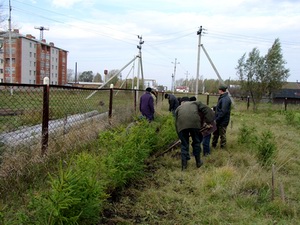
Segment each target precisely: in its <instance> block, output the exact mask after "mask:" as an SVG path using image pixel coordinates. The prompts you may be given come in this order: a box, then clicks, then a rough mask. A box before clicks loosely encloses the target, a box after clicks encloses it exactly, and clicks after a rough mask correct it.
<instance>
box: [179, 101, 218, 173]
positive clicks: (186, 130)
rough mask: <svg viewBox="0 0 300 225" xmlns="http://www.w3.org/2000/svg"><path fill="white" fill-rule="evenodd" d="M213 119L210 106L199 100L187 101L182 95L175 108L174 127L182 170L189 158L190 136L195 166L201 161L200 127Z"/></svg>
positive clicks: (199, 164)
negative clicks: (178, 104) (179, 143)
mask: <svg viewBox="0 0 300 225" xmlns="http://www.w3.org/2000/svg"><path fill="white" fill-rule="evenodd" d="M204 121H205V122H206V123H212V122H213V121H214V112H213V111H212V109H211V108H210V107H208V106H207V105H205V104H203V103H202V102H200V101H192V102H190V101H189V97H182V99H181V105H180V106H179V107H178V108H177V109H176V110H175V127H176V132H177V135H178V137H179V139H180V141H181V165H182V170H184V169H186V168H187V162H188V160H190V153H189V145H190V144H189V139H190V136H191V138H192V148H193V155H194V156H195V160H196V166H197V168H199V167H201V166H202V164H203V162H202V160H201V159H200V153H201V147H200V144H201V142H202V134H201V132H200V129H201V127H202V125H203V123H204Z"/></svg>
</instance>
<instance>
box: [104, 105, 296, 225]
mask: <svg viewBox="0 0 300 225" xmlns="http://www.w3.org/2000/svg"><path fill="white" fill-rule="evenodd" d="M243 124H248V125H251V126H254V127H256V128H257V129H256V132H257V135H258V136H259V135H260V134H261V133H262V132H263V131H266V130H270V131H271V132H273V133H274V135H275V137H276V139H275V141H276V146H277V149H278V153H277V155H276V159H275V162H274V168H275V173H274V177H275V183H274V184H275V186H274V200H272V170H271V167H267V166H266V167H262V166H261V165H260V164H259V162H258V161H257V158H256V154H255V149H254V148H253V147H251V146H247V145H242V144H238V143H237V137H238V135H239V128H240V127H241V126H242V125H243ZM227 137H228V148H227V151H222V150H220V149H218V148H217V149H216V150H214V151H213V152H212V155H210V156H209V157H205V158H204V165H203V167H201V168H200V169H197V168H196V166H195V162H194V159H193V158H192V159H191V160H190V161H189V163H188V169H187V170H186V171H184V172H182V171H181V165H180V155H179V151H180V149H176V150H174V151H173V152H170V153H168V154H165V155H164V156H163V157H160V158H158V159H156V161H154V162H153V164H151V169H150V170H149V171H148V176H147V177H146V178H144V179H142V180H141V181H140V182H139V183H138V184H134V185H132V187H129V188H128V189H126V190H125V191H124V192H123V193H121V194H120V195H121V198H120V201H118V202H114V203H112V204H110V205H108V210H107V212H108V214H106V215H107V216H108V217H109V218H108V219H107V220H106V221H105V222H106V223H107V224H109V221H110V222H112V221H113V223H114V224H299V223H300V218H299V216H298V215H299V212H300V211H299V208H300V205H299V202H300V196H299V192H300V183H299V181H298V177H299V176H298V174H299V173H298V172H299V169H300V163H299V157H300V152H299V148H300V133H299V131H298V129H297V127H293V126H288V125H286V121H285V117H284V115H282V114H280V113H270V112H268V111H266V112H261V113H253V112H252V111H233V114H232V124H231V125H230V126H229V127H228V133H227Z"/></svg>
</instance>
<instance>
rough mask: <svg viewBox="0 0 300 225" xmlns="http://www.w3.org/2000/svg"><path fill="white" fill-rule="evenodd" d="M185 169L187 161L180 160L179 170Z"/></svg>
mask: <svg viewBox="0 0 300 225" xmlns="http://www.w3.org/2000/svg"><path fill="white" fill-rule="evenodd" d="M186 169H187V160H186V159H181V170H182V171H183V170H186Z"/></svg>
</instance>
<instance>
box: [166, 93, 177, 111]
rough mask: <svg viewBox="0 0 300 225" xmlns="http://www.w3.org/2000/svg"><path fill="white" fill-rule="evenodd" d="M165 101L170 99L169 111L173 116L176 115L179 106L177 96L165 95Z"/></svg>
mask: <svg viewBox="0 0 300 225" xmlns="http://www.w3.org/2000/svg"><path fill="white" fill-rule="evenodd" d="M165 99H168V101H169V111H170V112H172V113H173V115H175V110H176V109H177V107H178V106H179V102H178V99H177V98H176V97H175V95H172V94H168V93H166V94H165Z"/></svg>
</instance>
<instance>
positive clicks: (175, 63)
mask: <svg viewBox="0 0 300 225" xmlns="http://www.w3.org/2000/svg"><path fill="white" fill-rule="evenodd" d="M172 63H173V64H174V74H173V76H172V78H173V82H172V92H173V94H174V92H175V75H176V65H177V64H180V62H177V58H175V62H172Z"/></svg>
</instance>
